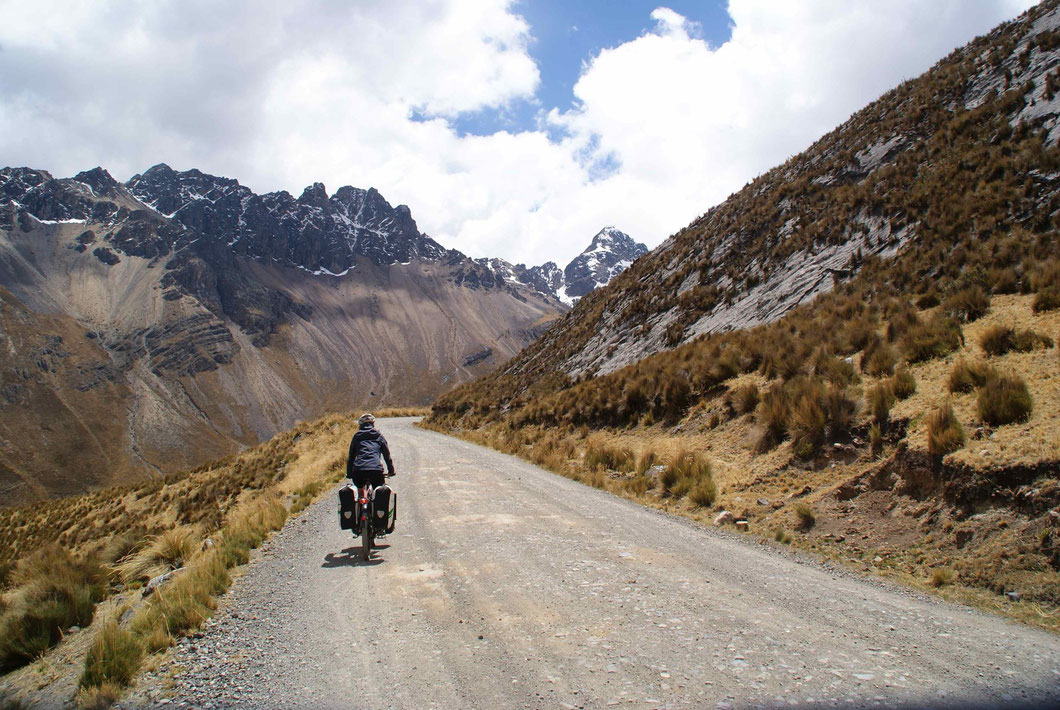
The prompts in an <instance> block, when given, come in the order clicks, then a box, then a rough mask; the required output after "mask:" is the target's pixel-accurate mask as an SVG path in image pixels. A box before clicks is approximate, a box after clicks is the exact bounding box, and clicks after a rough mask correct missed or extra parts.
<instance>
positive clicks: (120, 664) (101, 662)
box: [77, 619, 144, 688]
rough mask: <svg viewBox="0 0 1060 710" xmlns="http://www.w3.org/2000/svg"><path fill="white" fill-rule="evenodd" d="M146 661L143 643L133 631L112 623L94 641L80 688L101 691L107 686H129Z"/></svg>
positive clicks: (79, 681)
mask: <svg viewBox="0 0 1060 710" xmlns="http://www.w3.org/2000/svg"><path fill="white" fill-rule="evenodd" d="M143 657H144V649H143V646H142V645H141V643H140V639H139V638H137V636H136V635H135V634H134V633H132V632H131V631H126V630H124V629H121V628H119V627H118V624H117V623H116V622H115V621H114V620H113V619H111V620H109V621H107V623H106V624H104V625H103V628H102V629H100V630H99V633H97V634H96V638H95V639H93V640H92V645H91V646H90V647H89V649H88V656H87V657H86V658H85V668H84V671H83V672H82V673H81V678H80V680H78V683H77V684H78V687H79V688H101V687H103V686H104V685H107V684H111V685H115V686H118V687H124V686H127V685H129V683H131V682H132V680H133V678H134V677H135V676H136V671H137V670H139V668H140V663H141V662H142V661H143Z"/></svg>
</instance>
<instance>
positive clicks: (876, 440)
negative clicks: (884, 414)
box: [869, 423, 883, 457]
mask: <svg viewBox="0 0 1060 710" xmlns="http://www.w3.org/2000/svg"><path fill="white" fill-rule="evenodd" d="M869 446H870V447H871V449H872V455H873V456H874V457H875V456H879V455H880V454H881V453H882V452H883V428H882V427H880V425H879V424H877V423H873V424H872V426H870V427H869Z"/></svg>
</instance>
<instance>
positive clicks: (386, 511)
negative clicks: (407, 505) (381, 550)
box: [372, 484, 397, 535]
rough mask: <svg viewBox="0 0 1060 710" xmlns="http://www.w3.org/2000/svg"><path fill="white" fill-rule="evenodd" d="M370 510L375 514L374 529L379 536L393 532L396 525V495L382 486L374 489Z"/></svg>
mask: <svg viewBox="0 0 1060 710" xmlns="http://www.w3.org/2000/svg"><path fill="white" fill-rule="evenodd" d="M372 509H373V511H374V512H375V521H374V522H375V525H374V527H375V529H376V531H378V534H380V535H389V534H390V533H392V532H394V525H395V524H396V523H397V493H395V492H394V491H393V490H391V488H390V486H388V485H386V484H384V485H382V486H379V487H378V488H376V489H375V497H374V498H372Z"/></svg>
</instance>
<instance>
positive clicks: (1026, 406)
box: [977, 375, 1034, 426]
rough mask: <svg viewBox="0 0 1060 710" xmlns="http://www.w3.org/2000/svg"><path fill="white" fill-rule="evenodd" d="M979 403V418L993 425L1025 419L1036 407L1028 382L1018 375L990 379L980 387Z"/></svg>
mask: <svg viewBox="0 0 1060 710" xmlns="http://www.w3.org/2000/svg"><path fill="white" fill-rule="evenodd" d="M977 405H978V409H979V418H980V419H982V420H983V421H984V422H986V423H987V424H990V425H991V426H1000V425H1002V424H1012V423H1014V422H1021V421H1024V420H1025V419H1027V417H1029V416H1030V414H1031V410H1032V409H1033V408H1034V403H1033V401H1032V400H1031V393H1030V392H1028V391H1027V384H1026V383H1025V382H1024V381H1023V380H1022V379H1021V378H1020V377H1019V376H1018V375H999V376H997V377H991V378H990V379H988V380H987V382H986V384H984V385H983V386H982V387H980V388H979V399H978V401H977Z"/></svg>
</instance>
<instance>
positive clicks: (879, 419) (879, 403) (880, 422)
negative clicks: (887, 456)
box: [865, 382, 894, 431]
mask: <svg viewBox="0 0 1060 710" xmlns="http://www.w3.org/2000/svg"><path fill="white" fill-rule="evenodd" d="M865 400H866V404H867V405H868V409H869V412H870V413H871V414H872V418H873V420H874V421H875V422H876V424H877V426H879V427H880V429H881V430H884V431H886V429H887V421H888V419H889V418H890V416H891V407H893V406H894V393H893V392H891V388H890V385H889V384H888V383H887V382H879V383H877V384H875V385H873V386H872V387H871V388H869V391H868V392H866V393H865Z"/></svg>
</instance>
